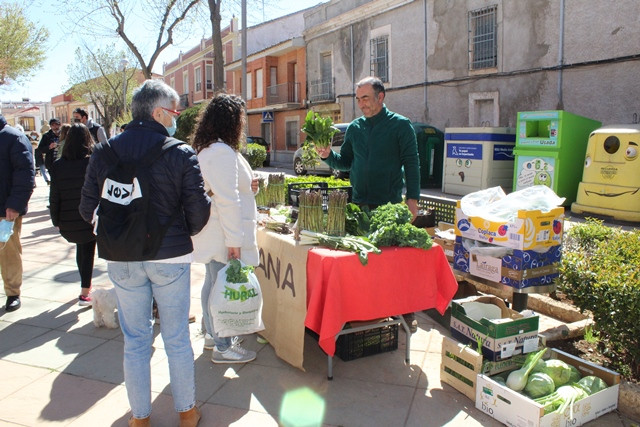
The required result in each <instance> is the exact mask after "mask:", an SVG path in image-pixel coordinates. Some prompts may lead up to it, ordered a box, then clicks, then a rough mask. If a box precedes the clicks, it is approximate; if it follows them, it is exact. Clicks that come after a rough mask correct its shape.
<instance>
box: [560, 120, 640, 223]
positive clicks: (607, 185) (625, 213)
mask: <svg viewBox="0 0 640 427" xmlns="http://www.w3.org/2000/svg"><path fill="white" fill-rule="evenodd" d="M639 152H640V125H609V126H603V127H601V128H599V129H596V130H594V131H593V132H592V133H591V135H590V136H589V143H588V144H587V154H586V156H585V159H584V172H583V173H582V181H581V182H580V185H578V194H577V197H576V201H575V203H573V204H572V205H571V211H572V212H575V213H578V214H589V213H591V214H595V215H596V216H597V215H600V216H605V217H611V218H613V219H616V220H620V221H629V222H640V191H639V189H640V169H639V167H640V160H638V154H639Z"/></svg>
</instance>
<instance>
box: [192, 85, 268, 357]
mask: <svg viewBox="0 0 640 427" xmlns="http://www.w3.org/2000/svg"><path fill="white" fill-rule="evenodd" d="M244 107H245V103H244V101H243V100H242V98H240V97H238V96H235V95H227V94H218V95H216V96H215V97H214V98H213V99H212V100H211V102H210V103H209V104H208V105H207V107H206V108H204V109H203V111H202V113H201V116H200V118H199V120H198V124H197V125H196V130H195V133H194V136H193V148H194V149H195V150H196V152H197V153H198V161H199V162H200V168H201V170H202V175H203V177H204V182H205V189H206V190H207V191H209V194H210V195H211V215H210V219H209V223H208V224H207V225H206V226H205V228H204V229H203V230H202V231H201V232H200V233H198V234H197V235H195V236H194V237H193V245H194V259H195V260H196V261H197V262H202V263H204V264H205V266H206V272H205V279H204V284H203V285H202V293H201V295H200V301H201V303H202V317H203V323H204V327H205V330H206V334H205V342H204V348H205V350H213V351H212V354H211V361H212V362H213V363H245V362H250V361H252V360H254V359H255V358H256V352H255V351H251V350H246V349H244V348H242V347H241V346H240V343H239V341H238V340H237V337H235V339H232V338H231V337H225V338H220V337H218V335H217V334H216V331H215V329H214V325H213V319H212V314H211V309H210V306H209V295H210V294H211V288H212V287H213V283H214V282H215V280H216V277H217V275H218V272H219V271H220V269H222V267H224V265H225V264H226V263H227V262H228V261H229V260H230V259H234V258H235V259H239V260H241V261H243V262H244V263H245V264H248V265H253V266H256V265H258V264H259V258H258V244H257V241H256V222H257V209H256V200H255V193H256V192H257V190H258V181H257V179H256V180H254V178H253V172H252V170H251V166H249V163H248V162H247V160H246V159H245V158H244V157H243V156H242V154H241V153H240V152H239V148H240V141H242V140H243V139H244V138H243V129H244V125H245V120H246V119H245V115H244Z"/></svg>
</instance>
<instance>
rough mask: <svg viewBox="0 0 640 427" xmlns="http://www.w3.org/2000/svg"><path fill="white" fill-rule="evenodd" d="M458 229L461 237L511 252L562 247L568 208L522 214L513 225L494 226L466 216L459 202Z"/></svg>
mask: <svg viewBox="0 0 640 427" xmlns="http://www.w3.org/2000/svg"><path fill="white" fill-rule="evenodd" d="M455 226H456V235H457V236H462V237H466V238H469V239H473V240H478V241H480V242H485V243H491V244H493V245H498V246H504V247H507V248H511V249H520V250H530V249H536V248H540V247H549V246H557V245H560V244H561V243H562V229H563V226H564V208H563V207H557V208H554V209H552V210H550V211H549V212H542V211H540V210H520V211H518V216H517V218H516V219H514V220H513V221H510V222H493V221H489V220H486V219H484V218H482V217H470V216H467V215H465V214H464V213H463V212H462V209H460V201H458V205H457V208H456V221H455Z"/></svg>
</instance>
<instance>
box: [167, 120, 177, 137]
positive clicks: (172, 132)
mask: <svg viewBox="0 0 640 427" xmlns="http://www.w3.org/2000/svg"><path fill="white" fill-rule="evenodd" d="M166 129H167V132H168V133H169V136H173V135H175V134H176V118H175V117H171V126H169V127H168V128H166Z"/></svg>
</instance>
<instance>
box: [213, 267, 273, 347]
mask: <svg viewBox="0 0 640 427" xmlns="http://www.w3.org/2000/svg"><path fill="white" fill-rule="evenodd" d="M242 266H243V267H244V266H245V264H244V263H242ZM228 269H229V264H227V265H225V266H224V267H223V268H222V269H220V271H219V272H218V275H217V277H216V282H215V283H214V284H213V289H212V290H211V293H210V294H209V310H210V312H211V317H212V319H213V328H214V329H215V331H216V333H217V334H218V336H220V337H231V336H235V335H245V334H252V333H254V332H258V331H261V330H263V329H264V323H263V321H262V291H261V290H260V283H259V282H258V278H257V277H256V275H255V273H254V272H253V271H251V272H250V273H248V281H247V282H246V283H229V282H228V281H227V270H228Z"/></svg>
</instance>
